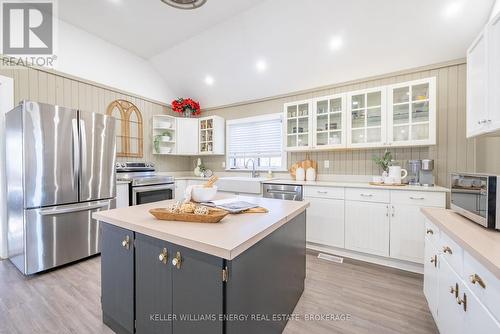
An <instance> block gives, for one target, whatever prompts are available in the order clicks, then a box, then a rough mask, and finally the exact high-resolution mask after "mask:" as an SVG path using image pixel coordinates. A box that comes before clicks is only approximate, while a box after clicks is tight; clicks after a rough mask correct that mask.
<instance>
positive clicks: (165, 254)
mask: <svg viewBox="0 0 500 334" xmlns="http://www.w3.org/2000/svg"><path fill="white" fill-rule="evenodd" d="M158 260H160V262H163V263H164V264H167V260H168V251H167V249H166V248H163V250H162V251H161V253H160V255H158Z"/></svg>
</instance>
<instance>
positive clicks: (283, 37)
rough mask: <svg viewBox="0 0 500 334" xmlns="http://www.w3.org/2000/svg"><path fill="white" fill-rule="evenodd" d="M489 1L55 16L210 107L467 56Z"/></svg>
mask: <svg viewBox="0 0 500 334" xmlns="http://www.w3.org/2000/svg"><path fill="white" fill-rule="evenodd" d="M493 2H494V0H481V1H477V0H439V1H437V0H349V1H347V0H314V1H313V0H293V1H290V0H208V1H207V3H206V5H204V6H203V7H201V8H199V9H196V10H190V11H182V10H178V9H174V8H171V7H169V6H167V5H165V4H163V3H162V2H161V1H160V0H64V1H59V15H60V17H61V18H62V19H63V20H65V21H67V22H69V23H71V24H73V25H75V26H78V27H80V28H82V29H84V30H86V31H88V32H90V33H92V34H95V35H97V36H99V37H101V38H103V39H105V40H107V41H109V42H111V43H113V44H116V45H118V46H120V47H122V48H124V49H126V50H128V51H130V52H132V53H135V54H136V55H138V56H140V57H143V58H145V59H146V60H148V61H149V62H150V63H151V64H152V65H153V66H154V67H155V68H156V70H157V71H159V72H160V73H161V74H162V75H163V77H164V79H165V81H166V82H167V84H168V86H169V87H170V89H171V90H172V91H173V92H174V94H176V95H177V96H189V97H193V98H195V99H198V100H200V102H201V104H202V105H203V106H205V107H213V106H220V105H225V104H230V103H235V102H241V101H246V100H252V99H258V98H264V97H268V96H273V95H279V94H284V93H288V92H292V91H297V90H303V89H309V88H314V87H318V86H323V85H328V84H334V83H338V82H343V81H348V80H354V79H357V78H363V77H367V76H371V75H377V74H383V73H387V72H392V71H397V70H401V69H406V68H411V67H417V66H422V65H428V64H432V63H437V62H441V61H447V60H452V59H457V58H462V57H465V53H466V50H467V47H468V46H469V45H470V43H471V42H472V40H473V39H474V37H475V35H476V34H477V33H478V32H479V31H480V29H481V27H482V26H483V25H484V24H485V23H486V21H487V19H488V16H489V14H490V12H491V8H492V6H493ZM207 83H208V84H207ZM210 83H211V85H210Z"/></svg>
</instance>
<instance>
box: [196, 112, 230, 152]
mask: <svg viewBox="0 0 500 334" xmlns="http://www.w3.org/2000/svg"><path fill="white" fill-rule="evenodd" d="M198 131H199V134H198V136H199V144H198V153H199V154H201V155H207V154H209V155H210V154H212V155H221V154H224V151H225V147H224V146H225V145H224V140H225V139H224V138H225V131H226V127H225V125H224V118H222V117H220V116H209V117H202V118H200V119H199V120H198Z"/></svg>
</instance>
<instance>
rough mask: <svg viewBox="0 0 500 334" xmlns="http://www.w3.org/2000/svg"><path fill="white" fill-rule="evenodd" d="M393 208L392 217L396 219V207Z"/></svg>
mask: <svg viewBox="0 0 500 334" xmlns="http://www.w3.org/2000/svg"><path fill="white" fill-rule="evenodd" d="M391 206H392V217H394V215H395V214H396V208H394V205H391Z"/></svg>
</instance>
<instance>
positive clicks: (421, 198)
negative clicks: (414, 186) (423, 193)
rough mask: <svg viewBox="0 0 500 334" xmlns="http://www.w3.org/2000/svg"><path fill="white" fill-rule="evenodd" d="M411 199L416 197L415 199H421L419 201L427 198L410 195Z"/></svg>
mask: <svg viewBox="0 0 500 334" xmlns="http://www.w3.org/2000/svg"><path fill="white" fill-rule="evenodd" d="M410 199H414V200H419V201H422V200H424V199H425V197H414V196H410Z"/></svg>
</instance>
